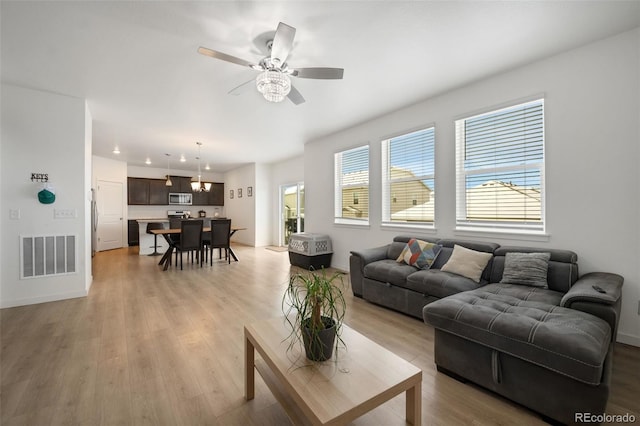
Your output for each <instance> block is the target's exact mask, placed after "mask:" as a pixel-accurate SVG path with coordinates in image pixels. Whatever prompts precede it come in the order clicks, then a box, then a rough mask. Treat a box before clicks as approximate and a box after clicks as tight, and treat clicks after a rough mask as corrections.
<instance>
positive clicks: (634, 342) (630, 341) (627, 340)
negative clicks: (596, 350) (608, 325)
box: [616, 333, 640, 348]
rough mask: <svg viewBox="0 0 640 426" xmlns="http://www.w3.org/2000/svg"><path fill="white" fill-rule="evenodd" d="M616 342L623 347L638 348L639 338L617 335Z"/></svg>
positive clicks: (623, 334) (639, 345)
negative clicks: (623, 345)
mask: <svg viewBox="0 0 640 426" xmlns="http://www.w3.org/2000/svg"><path fill="white" fill-rule="evenodd" d="M616 342H619V343H624V344H625V345H631V346H637V347H639V348H640V337H639V336H634V335H632V334H625V333H618V336H617V338H616Z"/></svg>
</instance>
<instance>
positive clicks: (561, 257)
mask: <svg viewBox="0 0 640 426" xmlns="http://www.w3.org/2000/svg"><path fill="white" fill-rule="evenodd" d="M512 252H518V253H542V252H544V253H549V254H550V255H551V258H550V259H549V267H548V269H547V285H548V286H549V289H550V290H555V291H560V292H563V293H566V292H567V291H569V289H570V288H571V286H572V285H573V283H575V282H576V281H577V280H578V263H577V262H578V255H577V254H575V253H574V252H572V251H570V250H559V249H548V248H544V249H543V248H535V247H519V246H514V247H510V246H502V247H500V248H498V249H496V251H495V252H494V253H493V254H494V257H493V260H492V262H491V263H492V266H491V273H490V275H489V278H488V280H489V282H492V283H498V282H500V280H502V272H503V270H504V261H505V255H506V254H507V253H512ZM439 259H440V255H438V261H439Z"/></svg>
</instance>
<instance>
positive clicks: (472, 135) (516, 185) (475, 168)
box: [456, 99, 544, 232]
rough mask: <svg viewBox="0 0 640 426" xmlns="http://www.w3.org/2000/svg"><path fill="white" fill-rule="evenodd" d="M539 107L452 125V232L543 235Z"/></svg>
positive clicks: (541, 118) (539, 104)
mask: <svg viewBox="0 0 640 426" xmlns="http://www.w3.org/2000/svg"><path fill="white" fill-rule="evenodd" d="M543 172H544V101H543V100H542V99H539V100H536V101H532V102H527V103H524V104H520V105H515V106H512V107H508V108H504V109H500V110H496V111H492V112H489V113H485V114H480V115H476V116H473V117H469V118H465V119H461V120H457V121H456V177H457V225H458V228H493V229H502V230H513V231H516V232H518V231H525V232H526V231H534V232H542V231H544V174H543Z"/></svg>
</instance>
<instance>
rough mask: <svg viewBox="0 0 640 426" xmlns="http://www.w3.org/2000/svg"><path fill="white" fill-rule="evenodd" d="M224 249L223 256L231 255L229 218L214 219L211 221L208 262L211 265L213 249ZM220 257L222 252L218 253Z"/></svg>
mask: <svg viewBox="0 0 640 426" xmlns="http://www.w3.org/2000/svg"><path fill="white" fill-rule="evenodd" d="M215 248H217V249H220V250H222V249H224V258H225V259H229V263H231V256H230V254H229V249H230V248H231V219H216V220H212V221H211V244H209V256H210V264H211V265H213V249H215ZM220 257H222V254H221V255H220Z"/></svg>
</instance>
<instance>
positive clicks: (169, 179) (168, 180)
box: [164, 154, 173, 186]
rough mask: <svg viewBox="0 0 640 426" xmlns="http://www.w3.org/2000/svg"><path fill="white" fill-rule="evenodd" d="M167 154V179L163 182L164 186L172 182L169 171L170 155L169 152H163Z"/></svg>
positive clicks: (170, 184)
mask: <svg viewBox="0 0 640 426" xmlns="http://www.w3.org/2000/svg"><path fill="white" fill-rule="evenodd" d="M164 155H166V156H167V181H166V182H165V183H164V184H165V185H166V186H172V185H173V182H171V175H170V172H169V157H171V154H164Z"/></svg>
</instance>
